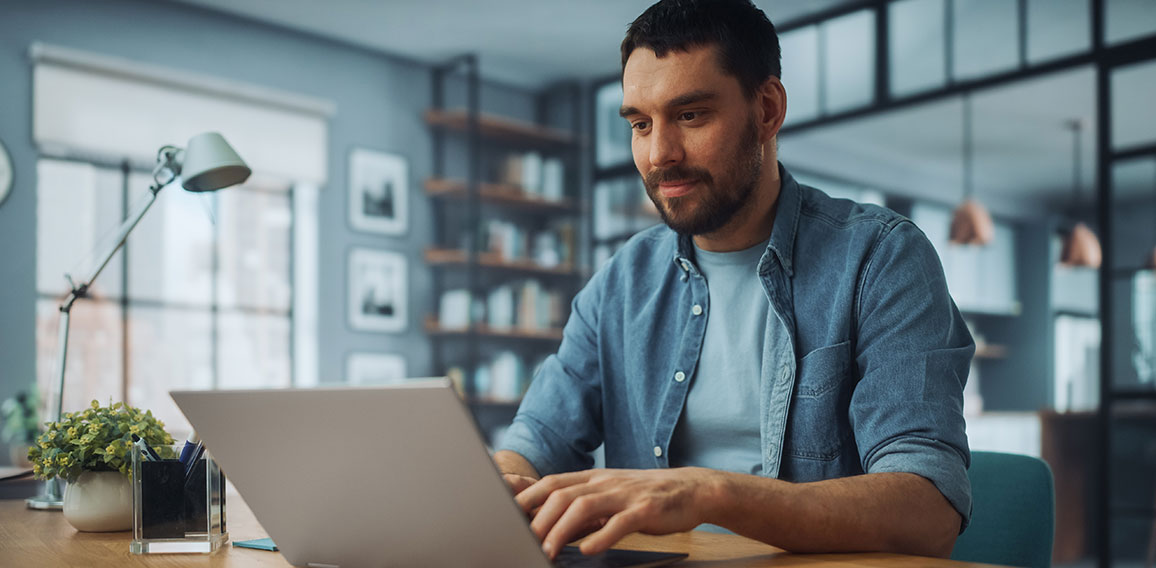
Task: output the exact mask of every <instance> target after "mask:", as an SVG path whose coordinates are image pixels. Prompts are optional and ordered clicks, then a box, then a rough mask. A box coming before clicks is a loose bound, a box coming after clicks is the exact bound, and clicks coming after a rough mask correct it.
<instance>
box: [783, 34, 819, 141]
mask: <svg viewBox="0 0 1156 568" xmlns="http://www.w3.org/2000/svg"><path fill="white" fill-rule="evenodd" d="M779 48H780V49H781V50H782V53H783V59H782V61H783V73H782V75H783V76H782V80H783V87H784V88H786V90H787V117H786V119H785V120H784V124H792V123H795V122H801V121H805V120H810V119H813V118H816V117H818V116H819V30H818V28H816V27H815V26H808V27H805V28H800V29H797V30H795V31H792V32H787V33H785V34H783V35H781V36H779Z"/></svg>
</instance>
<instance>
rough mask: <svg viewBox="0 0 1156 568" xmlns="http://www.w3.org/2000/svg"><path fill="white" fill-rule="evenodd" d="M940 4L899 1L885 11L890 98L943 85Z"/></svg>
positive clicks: (928, 0) (938, 1)
mask: <svg viewBox="0 0 1156 568" xmlns="http://www.w3.org/2000/svg"><path fill="white" fill-rule="evenodd" d="M944 10H945V8H944V0H903V1H901V2H895V3H892V4H891V5H890V6H888V8H887V17H888V19H889V22H888V33H889V34H890V37H889V38H888V42H889V43H888V45H889V48H890V50H891V55H890V57H891V61H890V73H891V85H889V88H890V90H891V94H892V95H906V94H911V93H915V92H918V91H922V90H926V89H930V88H934V87H940V86H942V85H943V84H944V82H946V81H947V69H946V68H945V63H946V61H945V60H944V56H945V53H944V51H945V50H946V42H945V40H944V37H943V32H944V29H943V19H944Z"/></svg>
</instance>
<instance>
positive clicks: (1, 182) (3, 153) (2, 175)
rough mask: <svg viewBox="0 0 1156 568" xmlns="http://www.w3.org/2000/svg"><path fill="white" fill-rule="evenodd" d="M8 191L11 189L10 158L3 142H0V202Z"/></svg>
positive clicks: (0, 202)
mask: <svg viewBox="0 0 1156 568" xmlns="http://www.w3.org/2000/svg"><path fill="white" fill-rule="evenodd" d="M10 191H12V158H11V157H10V156H9V155H8V149H7V148H5V147H4V142H0V204H3V203H4V198H6V197H8V192H10Z"/></svg>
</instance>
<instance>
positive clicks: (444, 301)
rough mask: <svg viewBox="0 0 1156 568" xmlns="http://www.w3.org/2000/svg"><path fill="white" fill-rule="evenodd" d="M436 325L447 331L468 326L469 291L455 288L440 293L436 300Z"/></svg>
mask: <svg viewBox="0 0 1156 568" xmlns="http://www.w3.org/2000/svg"><path fill="white" fill-rule="evenodd" d="M438 325H440V326H442V327H444V328H448V329H460V328H466V327H469V325H470V291H469V290H466V289H464V288H455V289H451V290H445V291H443V292H442V295H441V298H439V300H438Z"/></svg>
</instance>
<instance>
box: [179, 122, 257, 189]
mask: <svg viewBox="0 0 1156 568" xmlns="http://www.w3.org/2000/svg"><path fill="white" fill-rule="evenodd" d="M251 173H253V170H251V169H249V166H247V165H246V164H245V161H244V160H242V159H241V157H240V156H238V155H237V152H236V151H234V150H233V147H232V146H229V143H228V142H226V141H225V137H224V136H221V135H220V134H217V133H216V132H205V133H203V134H198V135H196V136H193V137H192V138H190V139H189V145H188V147H186V148H185V152H184V160H183V163H182V164H181V180H182V181H181V186H182V187H184V188H185V189H187V190H189V191H216V190H218V189H222V188H225V187H229V186H231V185H237V184H239V183H241V182H243V181H245V180H247V179H249V174H251Z"/></svg>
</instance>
